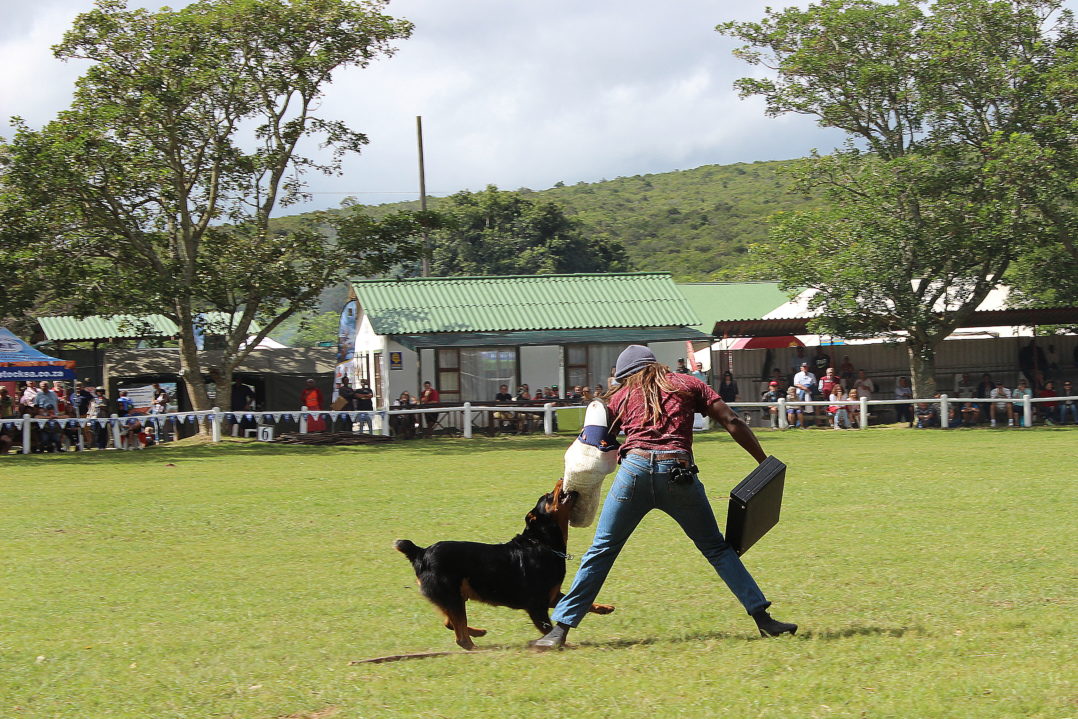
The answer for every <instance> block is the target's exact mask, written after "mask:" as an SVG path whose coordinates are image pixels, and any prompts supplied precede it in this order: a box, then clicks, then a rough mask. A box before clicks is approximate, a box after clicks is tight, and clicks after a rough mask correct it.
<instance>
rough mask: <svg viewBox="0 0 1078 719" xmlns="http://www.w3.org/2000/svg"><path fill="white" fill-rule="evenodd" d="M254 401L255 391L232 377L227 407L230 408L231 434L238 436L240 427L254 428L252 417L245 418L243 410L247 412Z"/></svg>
mask: <svg viewBox="0 0 1078 719" xmlns="http://www.w3.org/2000/svg"><path fill="white" fill-rule="evenodd" d="M254 403H255V391H254V390H253V389H251V388H250V387H248V386H247V385H245V384H243V383H242V382H240V381H239V380H238V379H236V378H235V377H233V378H232V396H231V397H230V398H229V405H228V406H229V409H230V410H232V436H233V437H238V436H239V435H240V430H241V429H246V428H247V427H251V428H254V426H255V423H254V420H253V419H250V420H248V419H245V418H244V416H243V413H244V412H249V411H250V410H251V408H252V407H254Z"/></svg>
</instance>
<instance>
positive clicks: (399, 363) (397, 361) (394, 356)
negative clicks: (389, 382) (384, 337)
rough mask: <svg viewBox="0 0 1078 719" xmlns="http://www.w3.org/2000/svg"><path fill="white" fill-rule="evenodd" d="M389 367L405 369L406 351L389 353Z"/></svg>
mask: <svg viewBox="0 0 1078 719" xmlns="http://www.w3.org/2000/svg"><path fill="white" fill-rule="evenodd" d="M389 369H404V353H403V352H390V353H389Z"/></svg>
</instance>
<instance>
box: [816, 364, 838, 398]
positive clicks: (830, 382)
mask: <svg viewBox="0 0 1078 719" xmlns="http://www.w3.org/2000/svg"><path fill="white" fill-rule="evenodd" d="M841 384H842V380H841V379H840V378H839V376H838V375H837V374H835V368H834V367H828V368H827V369H826V370H824V375H823V377H821V378H820V394H822V395H823V396H824V397H825V398H829V397H830V396H831V393H832V392H834V390H835V385H841Z"/></svg>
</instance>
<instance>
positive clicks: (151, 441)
mask: <svg viewBox="0 0 1078 719" xmlns="http://www.w3.org/2000/svg"><path fill="white" fill-rule="evenodd" d="M139 440H140V441H141V442H142V446H143V448H146V447H152V446H154V445H155V444H157V432H155V431H154V428H153V425H152V424H148V425H146V426H145V427H143V428H142V433H141V434H140V435H139Z"/></svg>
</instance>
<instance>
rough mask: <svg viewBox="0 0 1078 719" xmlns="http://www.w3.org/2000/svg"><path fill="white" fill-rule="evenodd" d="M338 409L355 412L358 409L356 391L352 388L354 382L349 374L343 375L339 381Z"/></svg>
mask: <svg viewBox="0 0 1078 719" xmlns="http://www.w3.org/2000/svg"><path fill="white" fill-rule="evenodd" d="M336 404H337V405H338V411H340V412H355V411H356V391H355V390H354V389H352V384H351V382H349V380H348V375H341V379H340V381H339V382H337V402H336Z"/></svg>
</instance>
